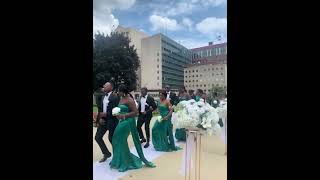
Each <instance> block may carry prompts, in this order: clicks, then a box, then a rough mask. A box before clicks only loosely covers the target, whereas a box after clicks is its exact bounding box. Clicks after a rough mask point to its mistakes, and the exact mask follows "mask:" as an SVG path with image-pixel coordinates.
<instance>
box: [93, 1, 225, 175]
mask: <svg viewBox="0 0 320 180" xmlns="http://www.w3.org/2000/svg"><path fill="white" fill-rule="evenodd" d="M226 5H227V0H221V1H220V0H219V1H215V0H175V1H172V0H152V1H151V0H150V1H143V0H112V1H107V0H93V60H92V61H93V69H92V70H93V71H92V72H93V77H92V78H93V87H92V94H93V180H151V179H152V180H164V179H166V180H226V179H227V85H228V84H227V18H226V16H227V11H226V10H227V6H226Z"/></svg>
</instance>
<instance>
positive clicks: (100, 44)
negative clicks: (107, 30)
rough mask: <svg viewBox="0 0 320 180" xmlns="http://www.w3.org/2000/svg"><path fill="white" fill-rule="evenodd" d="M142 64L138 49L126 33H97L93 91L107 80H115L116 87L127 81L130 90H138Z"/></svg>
mask: <svg viewBox="0 0 320 180" xmlns="http://www.w3.org/2000/svg"><path fill="white" fill-rule="evenodd" d="M139 66H140V61H139V57H138V54H137V51H136V49H135V47H134V46H133V45H131V46H130V39H129V38H128V37H127V36H125V35H124V33H111V35H110V36H109V35H107V36H105V35H104V34H101V33H97V34H95V37H94V39H93V91H95V90H97V89H98V88H100V87H102V86H103V84H104V83H105V82H107V81H113V83H114V85H115V88H117V87H118V85H119V84H120V83H125V84H126V86H128V88H129V90H130V91H133V90H136V85H137V74H136V71H137V70H138V67H139Z"/></svg>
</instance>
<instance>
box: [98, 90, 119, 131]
mask: <svg viewBox="0 0 320 180" xmlns="http://www.w3.org/2000/svg"><path fill="white" fill-rule="evenodd" d="M104 97H105V96H101V99H100V106H101V109H100V110H98V111H99V112H103V99H104ZM119 101H120V98H119V97H118V96H117V95H116V94H114V93H113V92H112V93H111V94H110V96H109V104H108V109H107V112H106V113H107V115H106V124H107V125H108V126H110V125H111V126H113V125H114V124H117V123H118V119H117V117H115V116H112V109H113V108H115V107H117V106H118V104H119ZM97 119H100V117H99V116H98V118H97Z"/></svg>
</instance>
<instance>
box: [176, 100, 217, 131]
mask: <svg viewBox="0 0 320 180" xmlns="http://www.w3.org/2000/svg"><path fill="white" fill-rule="evenodd" d="M172 120H173V123H174V125H175V126H176V127H177V128H185V129H194V130H195V129H201V130H203V131H205V132H206V133H208V134H209V135H212V134H214V135H218V134H220V132H221V128H220V125H219V124H218V122H219V115H218V112H217V110H216V109H215V108H213V107H212V106H210V104H208V103H205V102H204V101H203V100H200V101H198V102H196V101H195V100H193V99H192V100H188V101H181V102H180V103H178V104H177V106H175V107H174V113H173V114H172Z"/></svg>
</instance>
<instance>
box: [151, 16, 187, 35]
mask: <svg viewBox="0 0 320 180" xmlns="http://www.w3.org/2000/svg"><path fill="white" fill-rule="evenodd" d="M149 21H150V22H151V24H152V28H151V30H152V31H156V30H161V29H166V30H170V31H177V30H180V29H181V28H182V27H181V25H179V24H178V23H177V21H176V20H175V19H170V18H167V17H162V16H158V15H152V16H150V17H149Z"/></svg>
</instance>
